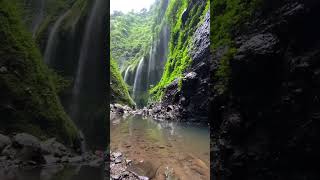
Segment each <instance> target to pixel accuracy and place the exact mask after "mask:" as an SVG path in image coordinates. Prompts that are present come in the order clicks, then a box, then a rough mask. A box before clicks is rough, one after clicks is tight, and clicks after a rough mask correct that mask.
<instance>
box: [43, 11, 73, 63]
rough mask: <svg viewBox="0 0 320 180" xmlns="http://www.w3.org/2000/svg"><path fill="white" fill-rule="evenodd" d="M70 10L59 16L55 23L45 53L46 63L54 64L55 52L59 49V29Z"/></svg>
mask: <svg viewBox="0 0 320 180" xmlns="http://www.w3.org/2000/svg"><path fill="white" fill-rule="evenodd" d="M68 13H69V11H67V12H65V13H64V14H63V15H62V16H60V17H59V18H58V20H57V21H56V22H55V23H54V25H53V27H52V29H51V31H50V34H49V39H48V42H47V46H46V50H45V53H44V61H45V62H46V64H48V65H50V64H52V60H53V59H54V58H55V53H56V50H57V44H58V37H57V35H58V29H59V27H60V24H61V23H62V21H63V20H64V18H65V17H66V16H67V15H68Z"/></svg>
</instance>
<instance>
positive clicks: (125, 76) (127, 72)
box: [123, 66, 131, 84]
mask: <svg viewBox="0 0 320 180" xmlns="http://www.w3.org/2000/svg"><path fill="white" fill-rule="evenodd" d="M130 68H131V66H128V67H127V70H126V72H125V73H124V78H123V79H124V82H125V83H127V84H128V78H129V70H130Z"/></svg>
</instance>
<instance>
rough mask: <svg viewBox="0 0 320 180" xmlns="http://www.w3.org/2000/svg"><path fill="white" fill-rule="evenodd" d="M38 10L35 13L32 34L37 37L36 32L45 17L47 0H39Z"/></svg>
mask: <svg viewBox="0 0 320 180" xmlns="http://www.w3.org/2000/svg"><path fill="white" fill-rule="evenodd" d="M37 2H38V3H37V12H36V14H35V15H34V18H33V20H32V25H31V31H32V36H33V37H35V35H36V32H37V30H38V28H39V26H40V24H41V22H42V20H43V18H44V9H45V0H38V1H37Z"/></svg>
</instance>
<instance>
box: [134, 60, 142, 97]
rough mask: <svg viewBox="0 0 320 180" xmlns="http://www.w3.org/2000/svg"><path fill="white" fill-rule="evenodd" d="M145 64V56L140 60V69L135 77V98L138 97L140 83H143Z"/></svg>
mask: <svg viewBox="0 0 320 180" xmlns="http://www.w3.org/2000/svg"><path fill="white" fill-rule="evenodd" d="M143 64H144V58H142V59H141V60H140V62H139V65H138V69H137V72H136V75H135V78H134V84H133V92H132V94H133V98H136V97H137V95H138V93H139V91H140V85H141V78H142V70H143V69H142V68H143Z"/></svg>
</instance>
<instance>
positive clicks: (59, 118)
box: [0, 0, 78, 145]
mask: <svg viewBox="0 0 320 180" xmlns="http://www.w3.org/2000/svg"><path fill="white" fill-rule="evenodd" d="M0 11H1V12H0V23H1V26H0V39H1V45H0V47H1V48H0V57H1V60H0V66H1V67H0V69H1V72H0V73H1V76H0V91H1V100H0V113H1V122H0V124H1V125H0V131H2V132H4V133H15V132H28V133H30V134H34V135H36V136H38V137H41V138H50V137H57V138H58V139H59V140H60V141H63V142H65V143H67V144H69V145H71V144H72V143H74V142H75V141H76V140H77V138H78V131H77V129H76V127H75V125H74V124H73V122H72V121H71V120H70V119H69V117H68V116H67V114H66V113H65V111H64V109H63V107H62V105H61V103H60V100H59V98H58V93H59V90H60V89H61V85H62V84H61V81H60V80H61V77H59V76H58V75H57V74H55V73H54V72H53V71H51V70H49V69H48V67H47V66H46V65H45V64H44V62H43V59H42V56H41V54H40V52H39V50H38V49H37V46H36V44H35V42H34V40H33V39H32V36H31V33H29V32H28V31H27V28H26V27H25V25H24V23H23V22H22V17H21V12H22V10H21V9H19V8H17V6H16V4H15V3H14V2H12V1H6V0H1V1H0Z"/></svg>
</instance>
